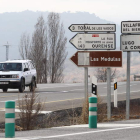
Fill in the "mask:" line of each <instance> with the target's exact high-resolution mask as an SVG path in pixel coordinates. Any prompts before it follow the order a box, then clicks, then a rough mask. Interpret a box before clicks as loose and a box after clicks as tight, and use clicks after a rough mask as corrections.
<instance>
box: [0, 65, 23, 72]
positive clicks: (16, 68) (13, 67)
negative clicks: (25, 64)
mask: <svg viewBox="0 0 140 140" xmlns="http://www.w3.org/2000/svg"><path fill="white" fill-rule="evenodd" d="M0 71H22V63H0Z"/></svg>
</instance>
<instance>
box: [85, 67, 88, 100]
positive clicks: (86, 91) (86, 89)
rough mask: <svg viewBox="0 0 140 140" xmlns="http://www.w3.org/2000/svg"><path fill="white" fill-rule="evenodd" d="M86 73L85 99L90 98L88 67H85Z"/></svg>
mask: <svg viewBox="0 0 140 140" xmlns="http://www.w3.org/2000/svg"><path fill="white" fill-rule="evenodd" d="M84 71H85V78H84V80H85V99H87V98H88V67H84Z"/></svg>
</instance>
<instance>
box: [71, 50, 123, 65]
mask: <svg viewBox="0 0 140 140" xmlns="http://www.w3.org/2000/svg"><path fill="white" fill-rule="evenodd" d="M70 59H71V60H72V61H73V62H74V63H75V64H76V65H77V66H78V67H122V51H78V52H76V53H75V54H74V55H73V56H72V57H71V58H70Z"/></svg>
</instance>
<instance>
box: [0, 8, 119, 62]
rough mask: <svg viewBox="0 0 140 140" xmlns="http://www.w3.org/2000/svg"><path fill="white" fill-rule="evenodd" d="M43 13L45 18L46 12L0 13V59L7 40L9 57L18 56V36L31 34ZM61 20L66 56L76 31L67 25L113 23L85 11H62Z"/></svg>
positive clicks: (3, 58) (3, 57) (69, 54)
mask: <svg viewBox="0 0 140 140" xmlns="http://www.w3.org/2000/svg"><path fill="white" fill-rule="evenodd" d="M41 15H43V17H44V19H45V20H46V19H47V15H48V12H40V11H37V12H32V11H28V10H27V11H23V12H12V13H3V14H0V61H3V60H5V47H4V46H3V45H4V44H6V42H7V41H8V42H9V44H10V45H11V46H10V52H9V58H10V59H17V58H20V56H19V52H18V44H19V40H20V36H21V34H22V33H23V32H27V33H29V34H30V35H32V32H33V30H34V25H35V23H36V22H37V18H38V17H39V16H41ZM60 16H61V21H62V22H63V24H64V28H65V31H66V36H67V38H68V43H67V50H68V57H70V56H71V55H72V54H74V52H75V51H76V49H75V48H74V47H73V46H72V45H71V44H70V43H69V40H70V38H72V37H73V36H74V35H75V34H76V33H73V32H71V31H69V29H68V27H69V26H70V25H71V24H84V23H88V24H106V23H113V22H111V21H107V20H104V19H101V18H99V17H97V16H96V15H95V14H90V13H87V12H76V13H70V12H64V13H61V14H60ZM116 34H117V46H119V43H118V42H119V35H120V27H119V26H118V25H117V31H116Z"/></svg>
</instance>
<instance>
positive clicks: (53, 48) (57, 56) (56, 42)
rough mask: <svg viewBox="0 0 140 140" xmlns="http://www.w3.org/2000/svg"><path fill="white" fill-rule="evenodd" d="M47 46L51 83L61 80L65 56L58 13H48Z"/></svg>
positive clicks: (62, 28)
mask: <svg viewBox="0 0 140 140" xmlns="http://www.w3.org/2000/svg"><path fill="white" fill-rule="evenodd" d="M47 28H48V34H47V39H48V47H49V76H50V82H51V83H56V82H57V83H59V82H62V80H63V69H64V61H65V59H66V56H67V52H66V42H67V38H66V37H65V31H64V26H63V24H62V23H60V16H59V14H58V13H53V12H52V13H50V14H49V15H48V21H47Z"/></svg>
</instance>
